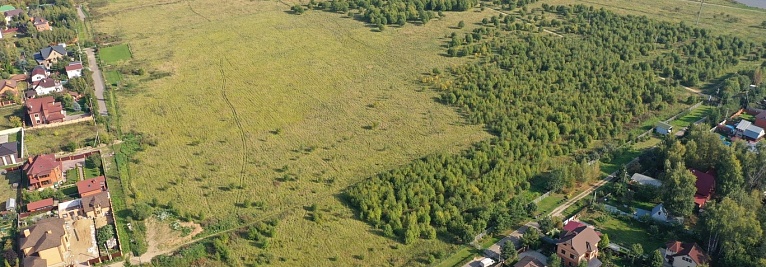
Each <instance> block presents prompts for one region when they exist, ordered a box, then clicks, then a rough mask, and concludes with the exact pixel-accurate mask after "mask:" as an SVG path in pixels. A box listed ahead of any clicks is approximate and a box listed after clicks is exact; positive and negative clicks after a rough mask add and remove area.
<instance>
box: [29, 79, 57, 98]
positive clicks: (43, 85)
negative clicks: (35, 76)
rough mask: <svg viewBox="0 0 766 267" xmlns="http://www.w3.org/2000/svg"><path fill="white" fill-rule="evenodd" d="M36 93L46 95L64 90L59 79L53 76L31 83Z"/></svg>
mask: <svg viewBox="0 0 766 267" xmlns="http://www.w3.org/2000/svg"><path fill="white" fill-rule="evenodd" d="M32 88H33V89H34V90H35V94H36V95H47V94H52V93H58V92H62V91H64V86H62V85H61V81H57V80H55V79H53V78H45V79H42V80H40V81H37V82H35V83H33V84H32Z"/></svg>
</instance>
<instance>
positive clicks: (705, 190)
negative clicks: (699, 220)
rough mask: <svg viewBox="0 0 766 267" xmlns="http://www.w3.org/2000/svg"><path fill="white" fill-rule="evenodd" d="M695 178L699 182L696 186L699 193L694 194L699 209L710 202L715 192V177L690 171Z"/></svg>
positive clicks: (693, 170)
mask: <svg viewBox="0 0 766 267" xmlns="http://www.w3.org/2000/svg"><path fill="white" fill-rule="evenodd" d="M689 171H690V172H692V174H694V176H696V177H697V182H695V183H694V186H696V187H697V192H696V193H695V194H694V203H695V204H697V207H698V208H702V207H703V206H705V202H707V201H708V200H710V198H711V197H712V196H713V192H714V191H715V176H713V175H712V174H711V173H705V172H702V171H698V170H695V169H689Z"/></svg>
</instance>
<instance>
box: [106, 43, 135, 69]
mask: <svg viewBox="0 0 766 267" xmlns="http://www.w3.org/2000/svg"><path fill="white" fill-rule="evenodd" d="M98 55H99V56H100V57H101V60H103V61H104V63H106V64H115V63H117V62H120V61H123V60H129V59H130V47H128V44H120V45H115V46H108V47H102V48H99V49H98Z"/></svg>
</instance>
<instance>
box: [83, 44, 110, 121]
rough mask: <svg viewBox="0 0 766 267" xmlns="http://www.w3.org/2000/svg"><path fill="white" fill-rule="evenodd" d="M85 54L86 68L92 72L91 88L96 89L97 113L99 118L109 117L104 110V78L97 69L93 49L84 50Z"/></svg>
mask: <svg viewBox="0 0 766 267" xmlns="http://www.w3.org/2000/svg"><path fill="white" fill-rule="evenodd" d="M85 54H87V55H88V66H89V67H90V70H92V71H93V87H96V99H97V100H98V101H97V102H98V113H99V114H101V116H107V115H109V112H108V111H107V109H106V100H104V91H105V90H106V88H105V87H106V86H105V85H104V76H103V75H101V70H100V69H99V68H98V62H96V54H95V53H94V52H93V48H85Z"/></svg>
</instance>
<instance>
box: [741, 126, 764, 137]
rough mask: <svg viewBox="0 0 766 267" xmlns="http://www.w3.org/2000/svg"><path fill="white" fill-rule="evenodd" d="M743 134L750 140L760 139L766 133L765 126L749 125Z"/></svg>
mask: <svg viewBox="0 0 766 267" xmlns="http://www.w3.org/2000/svg"><path fill="white" fill-rule="evenodd" d="M742 135H743V136H745V137H746V138H748V139H750V140H758V139H761V137H763V136H764V135H766V132H764V131H763V128H761V127H758V126H755V125H750V127H747V129H746V130H745V132H744V133H743V134H742Z"/></svg>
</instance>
